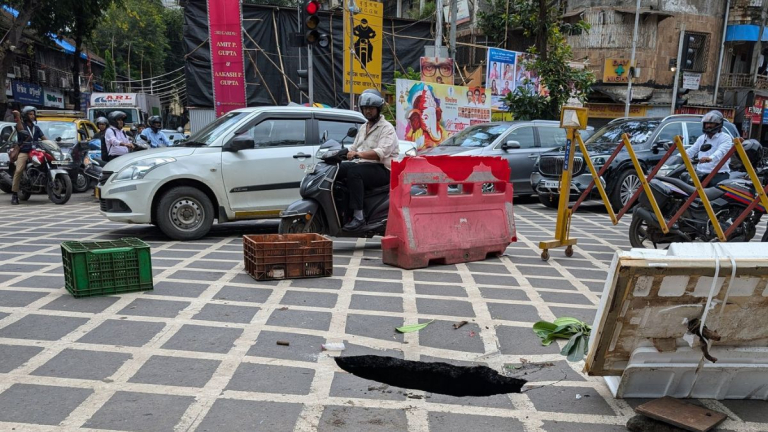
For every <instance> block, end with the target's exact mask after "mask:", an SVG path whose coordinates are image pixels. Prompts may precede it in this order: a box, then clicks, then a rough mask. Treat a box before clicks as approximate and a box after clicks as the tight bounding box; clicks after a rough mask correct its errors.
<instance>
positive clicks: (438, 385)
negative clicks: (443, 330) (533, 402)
mask: <svg viewBox="0 0 768 432" xmlns="http://www.w3.org/2000/svg"><path fill="white" fill-rule="evenodd" d="M336 364H337V365H339V367H340V368H342V369H344V370H345V371H347V372H349V373H351V374H353V375H356V376H359V377H360V378H365V379H369V380H372V381H378V382H380V383H384V384H388V385H391V386H395V387H402V388H406V389H412V390H423V391H426V392H430V393H438V394H444V395H450V396H492V395H496V394H505V393H520V389H522V387H523V385H525V383H526V382H527V381H526V380H524V379H520V378H510V377H506V376H504V375H500V374H499V373H498V372H496V371H495V370H493V369H491V368H489V367H487V366H471V367H468V366H454V365H450V364H447V363H425V362H418V361H410V360H400V359H396V358H394V357H382V356H374V355H363V356H351V357H336Z"/></svg>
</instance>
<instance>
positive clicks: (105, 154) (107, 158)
mask: <svg viewBox="0 0 768 432" xmlns="http://www.w3.org/2000/svg"><path fill="white" fill-rule="evenodd" d="M106 135H107V134H106V131H104V133H103V134H101V160H103V161H104V162H109V161H110V160H112V157H111V156H109V149H108V148H107V137H106Z"/></svg>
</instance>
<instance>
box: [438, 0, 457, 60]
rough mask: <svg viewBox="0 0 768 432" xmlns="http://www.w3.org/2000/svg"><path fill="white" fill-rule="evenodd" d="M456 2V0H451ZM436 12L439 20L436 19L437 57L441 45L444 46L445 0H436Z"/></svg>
mask: <svg viewBox="0 0 768 432" xmlns="http://www.w3.org/2000/svg"><path fill="white" fill-rule="evenodd" d="M449 1H453V2H455V1H456V0H449ZM435 12H437V14H436V15H437V16H436V18H437V20H436V21H435V27H437V28H436V29H435V57H437V56H438V55H439V54H440V47H441V46H443V0H435Z"/></svg>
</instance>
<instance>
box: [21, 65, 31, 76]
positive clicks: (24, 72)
mask: <svg viewBox="0 0 768 432" xmlns="http://www.w3.org/2000/svg"><path fill="white" fill-rule="evenodd" d="M21 77H22V78H26V79H29V66H27V65H22V66H21Z"/></svg>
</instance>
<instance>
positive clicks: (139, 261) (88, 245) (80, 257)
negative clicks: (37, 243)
mask: <svg viewBox="0 0 768 432" xmlns="http://www.w3.org/2000/svg"><path fill="white" fill-rule="evenodd" d="M61 260H62V262H63V264H64V286H65V287H66V288H67V291H69V292H70V294H72V295H73V296H74V297H92V296H99V295H109V294H118V293H126V292H133V291H147V290H151V289H153V284H152V258H151V256H150V251H149V245H148V244H146V243H144V242H143V241H141V240H139V239H136V238H123V239H120V240H115V241H99V242H78V241H68V242H64V243H62V244H61Z"/></svg>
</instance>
